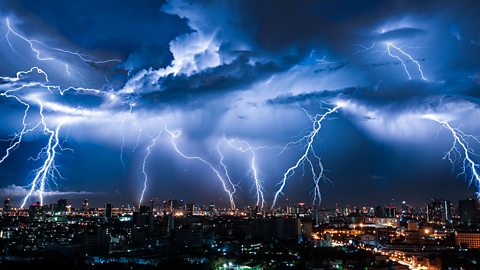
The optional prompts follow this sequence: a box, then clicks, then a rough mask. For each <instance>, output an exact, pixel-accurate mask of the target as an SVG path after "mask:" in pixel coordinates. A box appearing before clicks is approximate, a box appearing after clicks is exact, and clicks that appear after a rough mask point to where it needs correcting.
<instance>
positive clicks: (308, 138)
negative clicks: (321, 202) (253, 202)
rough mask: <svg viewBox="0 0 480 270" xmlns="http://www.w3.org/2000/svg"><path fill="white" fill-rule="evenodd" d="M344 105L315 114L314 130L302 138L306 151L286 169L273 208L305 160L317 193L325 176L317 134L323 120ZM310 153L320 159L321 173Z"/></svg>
mask: <svg viewBox="0 0 480 270" xmlns="http://www.w3.org/2000/svg"><path fill="white" fill-rule="evenodd" d="M342 106H343V105H342V104H337V105H336V106H335V107H333V108H331V109H329V110H327V111H326V112H325V113H324V114H317V115H315V117H313V121H312V124H313V127H312V131H311V132H310V133H309V134H307V135H305V136H304V137H303V138H302V139H301V140H306V141H307V144H306V147H305V151H304V152H303V154H302V155H301V156H300V158H298V159H297V162H296V163H295V164H294V165H293V166H291V167H290V168H288V169H287V170H286V171H285V173H284V174H283V177H282V180H281V181H280V183H279V185H280V187H279V188H278V190H277V192H276V193H275V196H274V199H273V203H272V206H271V208H272V209H273V208H274V207H275V205H276V203H277V200H278V196H280V194H283V189H284V187H285V185H286V183H287V180H288V179H289V178H290V177H291V176H292V175H293V174H294V173H295V170H296V169H297V168H298V167H299V166H300V165H302V164H303V165H304V164H305V162H307V163H308V164H309V165H311V168H312V172H313V176H314V182H315V183H316V186H315V194H317V190H318V184H317V183H318V181H319V179H321V178H322V177H323V166H322V165H321V162H320V158H318V156H317V155H316V154H315V152H314V151H313V142H314V140H315V137H316V136H317V134H318V132H319V131H320V129H321V127H322V121H323V120H324V119H325V118H326V117H327V116H329V115H330V114H333V113H335V112H336V111H338V110H339V109H340V108H341V107H342ZM309 154H311V155H312V156H313V157H314V158H316V159H317V160H318V163H319V164H320V172H319V173H315V171H314V167H313V162H312V161H311V159H310V158H309ZM317 179H318V180H317ZM315 196H316V195H315Z"/></svg>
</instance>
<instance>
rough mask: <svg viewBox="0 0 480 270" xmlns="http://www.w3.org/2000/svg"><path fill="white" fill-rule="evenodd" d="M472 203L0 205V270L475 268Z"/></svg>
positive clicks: (478, 250)
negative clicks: (44, 268)
mask: <svg viewBox="0 0 480 270" xmlns="http://www.w3.org/2000/svg"><path fill="white" fill-rule="evenodd" d="M479 206H480V204H479V202H478V201H477V200H476V199H465V200H461V201H459V202H458V204H455V205H454V204H453V203H452V202H450V201H447V200H441V199H433V200H431V201H429V202H426V204H425V206H424V207H421V208H417V207H414V206H411V205H410V204H408V202H405V201H404V202H402V203H401V204H400V205H386V206H383V205H376V206H354V207H341V206H337V207H336V208H333V209H324V208H316V207H311V206H309V205H307V204H305V203H303V202H299V203H295V204H291V205H286V206H284V207H278V208H276V209H273V210H262V209H260V208H259V207H258V206H251V207H245V208H240V209H229V208H218V207H216V206H215V204H209V205H198V204H194V203H185V202H184V201H182V200H166V201H158V200H151V201H150V204H149V205H141V206H140V207H139V208H137V207H131V206H128V205H127V206H126V205H122V206H115V205H112V204H111V203H105V206H104V207H100V208H92V207H90V205H89V201H88V199H85V200H84V202H83V203H82V205H81V206H80V205H79V206H77V207H75V206H74V205H71V204H70V203H69V202H68V200H66V199H60V200H58V201H57V202H56V203H53V204H48V205H43V206H41V205H39V204H32V205H30V207H29V208H24V209H20V208H15V207H13V206H12V205H11V201H10V199H8V198H7V199H5V201H4V204H3V209H2V216H1V220H0V221H1V223H0V224H1V227H0V243H1V245H0V246H1V250H0V252H1V253H0V256H1V258H2V263H3V264H5V267H7V268H8V267H9V266H15V267H31V266H38V265H39V264H40V265H47V264H48V265H50V266H53V267H59V266H61V267H64V268H67V267H68V268H73V269H82V268H89V269H131V267H134V268H135V269H154V268H161V269H170V268H176V267H179V268H181V269H367V268H368V269H477V268H478V265H479V263H480V262H479V258H480V208H479Z"/></svg>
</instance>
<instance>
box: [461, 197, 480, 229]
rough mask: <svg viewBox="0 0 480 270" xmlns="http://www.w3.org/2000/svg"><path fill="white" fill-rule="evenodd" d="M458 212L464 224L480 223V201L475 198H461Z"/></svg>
mask: <svg viewBox="0 0 480 270" xmlns="http://www.w3.org/2000/svg"><path fill="white" fill-rule="evenodd" d="M458 212H459V214H460V220H461V221H462V223H463V225H467V226H472V225H480V202H479V201H478V200H475V199H468V200H461V201H459V203H458Z"/></svg>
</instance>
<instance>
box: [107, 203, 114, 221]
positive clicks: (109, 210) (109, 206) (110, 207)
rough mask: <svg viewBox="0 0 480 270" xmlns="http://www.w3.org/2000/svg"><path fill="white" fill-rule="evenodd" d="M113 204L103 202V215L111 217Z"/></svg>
mask: <svg viewBox="0 0 480 270" xmlns="http://www.w3.org/2000/svg"><path fill="white" fill-rule="evenodd" d="M112 209H113V205H112V204H111V203H107V204H105V217H106V218H112Z"/></svg>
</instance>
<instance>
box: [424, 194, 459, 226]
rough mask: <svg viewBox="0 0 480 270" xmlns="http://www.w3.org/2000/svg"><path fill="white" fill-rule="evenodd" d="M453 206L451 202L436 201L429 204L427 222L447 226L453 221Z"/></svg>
mask: <svg viewBox="0 0 480 270" xmlns="http://www.w3.org/2000/svg"><path fill="white" fill-rule="evenodd" d="M452 212H453V206H452V203H451V202H450V201H446V200H439V199H434V200H432V201H431V202H430V203H428V204H427V221H428V222H430V223H439V224H446V223H450V222H451V221H452V216H453V213H452Z"/></svg>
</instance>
